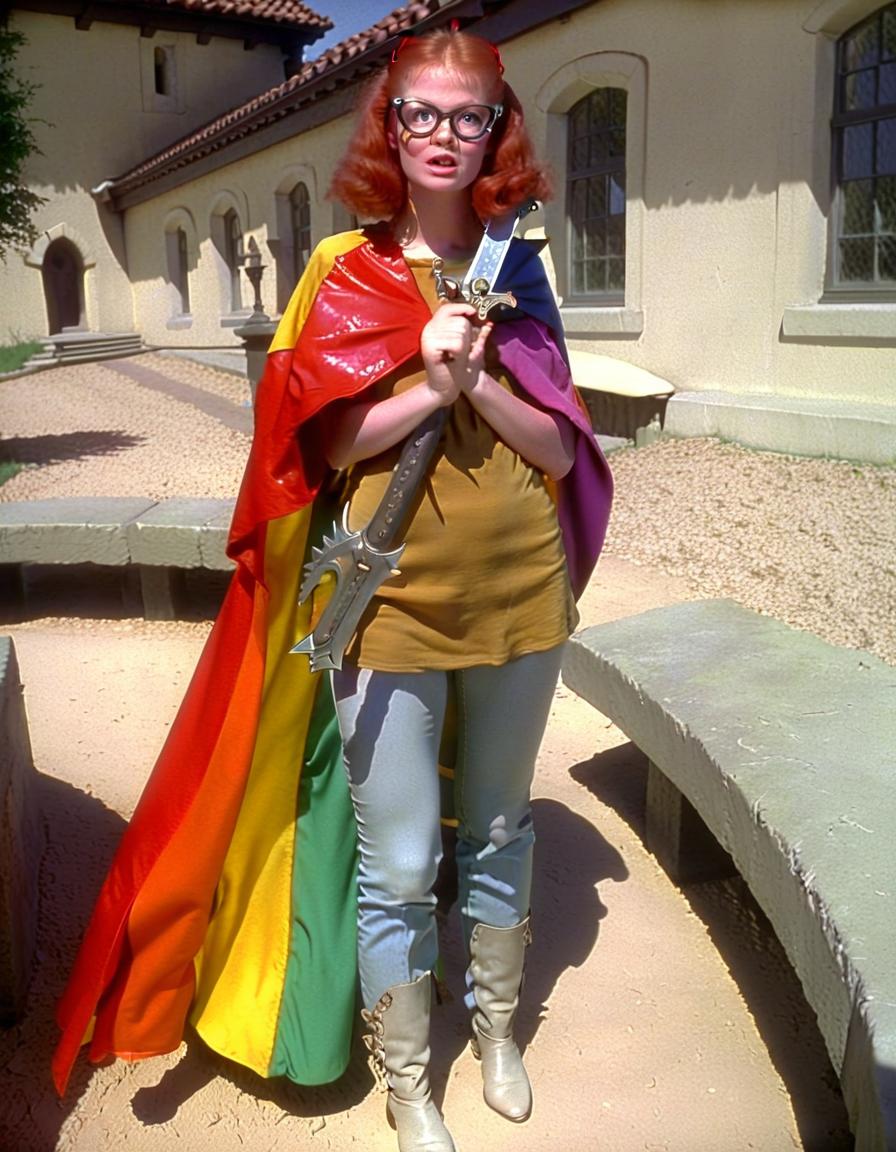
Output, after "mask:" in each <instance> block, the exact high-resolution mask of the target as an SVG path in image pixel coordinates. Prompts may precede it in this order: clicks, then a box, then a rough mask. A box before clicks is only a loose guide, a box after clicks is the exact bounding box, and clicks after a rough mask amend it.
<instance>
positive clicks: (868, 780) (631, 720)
mask: <svg viewBox="0 0 896 1152" xmlns="http://www.w3.org/2000/svg"><path fill="white" fill-rule="evenodd" d="M563 680H564V682H565V683H566V684H567V685H568V686H569V687H570V688H571V689H572V690H573V691H575V692H577V693H578V694H579V695H581V696H583V697H584V698H585V699H586V700H588V701H589V702H590V703H591V704H593V705H594V706H595V707H596V708H597V709H599V710H600V711H601V712H602V713H603V714H604V715H605V716H607V717H608V718H609V719H611V720H612V721H613V722H614V723H615V724H617V725H618V727H620V728H621V729H622V731H623V732H625V734H626V735H627V736H628V737H629V738H630V739H631V740H632V741H633V742H634V743H635V744H636V745H637V746H638V747H639V748H640V749H641V750H642V751H643V752H644V753H646V755H647V756H648V758H649V760H650V769H649V781H648V812H647V830H648V837H649V840H650V844H649V846H651V847H652V848H653V849H655V850H656V853H657V855H658V857H660V859H661V861H665V862H666V863H667V864H668V865H669V866H670V867H671V869H672V871H673V873H676V872H677V873H679V874H681V871H682V869H683V867H684V866H685V864H686V858H687V850H688V834H689V833H688V831H687V826H688V821H689V820H690V821H691V823H693V821H694V819H695V818H694V812H696V813H697V814H698V815H699V817H700V819H701V820H702V821H703V822H704V823H705V825H706V826H707V827H708V828H709V830H710V831H711V832H712V834H713V835H714V837H715V838H716V840H717V841H718V842H719V844H720V845H721V846H722V847H723V848H724V849H725V851H726V852H727V853H729V854H730V856H731V858H732V859H733V861H734V864H735V865H736V866H737V868H738V869H739V871H740V873H741V874H742V875H743V877H744V879H745V880H746V882H747V884H748V885H749V887H750V889H751V890H752V892H753V893H754V895H755V896H756V898H757V900H758V902H759V904H760V905H761V906H762V908H763V909H764V911H765V913H766V915H767V916H768V918H769V920H770V921H771V923H772V925H773V926H774V929H775V931H776V933H777V935H778V937H779V938H780V940H781V942H782V944H783V946H784V948H785V950H786V952H787V954H788V957H789V958H790V961H791V963H792V965H793V967H794V969H795V970H796V972H797V974H798V976H799V978H800V980H801V982H802V985H803V989H804V992H805V994H806V998H807V1000H808V1002H809V1004H811V1006H812V1008H813V1009H814V1010H815V1013H816V1015H817V1017H818V1025H819V1029H820V1031H821V1034H822V1036H823V1037H824V1040H825V1043H826V1045H827V1049H828V1052H829V1054H830V1057H831V1061H832V1063H833V1066H834V1068H835V1070H836V1072H837V1074H838V1075H839V1077H840V1084H841V1088H842V1092H843V1097H844V1101H845V1103H846V1106H847V1109H848V1111H849V1116H850V1124H851V1126H852V1129H853V1132H854V1133H855V1137H856V1145H855V1146H856V1148H857V1149H858V1150H859V1152H870V1150H873V1152H884V1150H885V1149H894V1148H896V849H894V842H896V668H892V667H890V666H889V665H887V664H884V663H883V662H882V661H880V660H878V659H877V658H876V657H874V656H871V655H869V654H867V653H865V652H857V651H854V650H851V649H846V648H835V647H832V646H831V645H828V644H826V643H824V642H823V641H822V640H820V639H818V638H817V637H815V636H812V635H810V634H808V633H805V632H799V631H796V630H794V629H791V628H788V627H787V626H786V625H784V624H781V623H779V622H778V621H775V620H772V619H769V618H767V617H762V616H758V615H756V614H755V613H753V612H750V611H748V610H747V609H744V608H741V607H740V606H738V605H736V604H734V603H733V602H731V601H727V600H710V601H704V602H700V603H687V604H679V605H675V606H674V607H670V608H660V609H657V610H655V611H652V612H647V613H644V614H643V615H640V616H635V617H630V618H628V619H623V620H619V621H615V622H613V623H610V624H602V625H598V626H597V627H594V628H589V629H586V630H584V631H583V632H581V633H579V634H578V635H577V636H575V637H573V639H572V641H571V642H570V645H569V647H568V650H567V656H566V659H565V663H564V668H563ZM692 809H693V811H692Z"/></svg>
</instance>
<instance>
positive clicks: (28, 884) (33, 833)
mask: <svg viewBox="0 0 896 1152" xmlns="http://www.w3.org/2000/svg"><path fill="white" fill-rule="evenodd" d="M36 783H37V782H36V779H35V772H34V764H33V761H32V759H31V741H30V739H29V736H28V721H27V718H26V716H25V701H24V699H23V697H22V684H21V681H20V679H19V667H18V663H17V661H16V650H15V646H14V645H13V642H12V640H11V639H10V638H9V637H8V636H0V1026H3V1027H5V1026H7V1025H9V1024H12V1023H14V1022H15V1021H16V1020H18V1019H19V1018H20V1017H21V1015H22V1013H23V1012H24V1010H25V996H26V993H27V991H28V980H29V977H30V974H31V962H32V959H33V956H34V946H35V938H36V934H37V899H38V883H37V880H38V875H39V873H40V861H41V857H42V855H43V851H44V830H43V824H42V823H41V820H40V816H39V812H38V801H37V792H36Z"/></svg>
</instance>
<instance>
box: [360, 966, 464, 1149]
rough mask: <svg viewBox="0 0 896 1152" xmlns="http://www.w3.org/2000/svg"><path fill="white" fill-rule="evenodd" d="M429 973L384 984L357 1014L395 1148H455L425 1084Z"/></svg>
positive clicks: (430, 1000)
mask: <svg viewBox="0 0 896 1152" xmlns="http://www.w3.org/2000/svg"><path fill="white" fill-rule="evenodd" d="M431 1002H432V973H430V972H425V973H424V974H423V975H422V976H420V977H419V978H418V979H417V980H414V981H412V982H411V983H410V984H396V985H395V986H394V987H393V988H388V989H387V990H386V991H385V992H384V993H383V995H382V996H381V997H380V998H379V1000H378V1001H377V1003H376V1004H375V1005H374V1007H373V1009H372V1011H370V1012H368V1011H367V1010H366V1009H365V1010H364V1011H362V1013H361V1016H362V1017H363V1019H364V1021H365V1023H366V1024H367V1025H368V1027H369V1029H370V1034H369V1035H367V1036H365V1037H364V1043H365V1044H366V1045H367V1047H368V1049H369V1050H370V1052H371V1055H372V1056H373V1061H374V1066H375V1068H376V1069H378V1070H379V1073H380V1074H381V1076H382V1078H383V1079H384V1080H385V1084H386V1087H387V1088H388V1089H389V1097H388V1100H387V1102H386V1110H387V1112H388V1114H389V1117H390V1120H391V1121H392V1123H393V1125H394V1127H395V1130H396V1132H397V1134H398V1148H399V1152H455V1147H454V1141H453V1140H452V1139H451V1135H450V1133H449V1132H448V1129H447V1128H446V1127H445V1122H444V1121H443V1120H442V1117H441V1115H440V1114H439V1110H438V1108H436V1106H435V1104H434V1103H433V1100H432V1097H431V1095H430V1090H429V1013H430V1006H431Z"/></svg>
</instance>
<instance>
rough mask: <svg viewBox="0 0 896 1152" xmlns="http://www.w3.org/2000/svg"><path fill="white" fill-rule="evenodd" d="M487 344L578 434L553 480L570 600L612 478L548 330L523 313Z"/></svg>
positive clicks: (593, 548) (593, 549) (599, 529)
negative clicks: (570, 459) (568, 463)
mask: <svg viewBox="0 0 896 1152" xmlns="http://www.w3.org/2000/svg"><path fill="white" fill-rule="evenodd" d="M491 342H492V344H493V345H494V347H495V348H496V349H497V352H498V356H499V358H500V360H501V363H502V364H503V365H504V367H505V368H506V369H507V371H508V372H509V373H510V374H511V376H513V378H514V379H515V380H516V381H517V383H518V384H519V385H520V387H521V388H522V389H523V391H524V392H525V393H526V394H527V396H528V397H529V399H531V400H532V401H534V402H535V404H537V405H538V407H539V408H542V409H545V410H546V411H549V412H555V413H557V414H559V415H561V416H564V417H565V418H566V419H567V420H569V422H570V423H571V424H572V425H573V427H574V428H575V430H576V431H577V432H578V435H577V436H576V454H575V461H574V463H573V466H572V468H571V469H570V470H569V472H568V473H567V475H566V476H564V477H563V479H562V480H560V481H559V483H558V484H557V490H558V502H557V517H558V519H559V521H560V531H561V532H562V534H563V545H564V548H565V549H566V563H567V566H568V568H569V582H570V584H571V585H572V590H573V594H574V595H575V597H576V599H577V600H578V598H579V597H580V596H581V595H582V593H583V592H584V590H585V586H586V585H587V583H588V579H589V577H590V576H591V573H592V571H593V570H594V566H595V564H596V563H597V558H598V556H599V555H600V550H601V547H602V546H603V542H604V537H605V536H606V533H607V523H608V522H609V519H610V506H611V504H612V502H613V477H612V474H611V472H610V469H609V466H608V464H607V462H606V460H605V459H604V454H603V452H601V450H600V446H599V445H598V443H597V439H596V438H595V435H594V431H593V430H592V427H591V421H590V419H589V418H588V415H587V413H586V412H585V411H584V410H583V409H582V406H581V404H580V403H579V400H578V398H577V396H576V393H575V389H574V388H573V384H572V378H571V376H570V374H569V368H568V367H567V364H566V361H565V360H564V358H563V356H562V354H561V352H560V349H559V348H558V346H557V344H556V343H555V341H554V339H553V337H552V335H551V333H550V330H549V329H547V328H546V327H545V326H544V325H543V324H541V323H540V322H539V321H537V320H532V319H529V318H528V317H527V318H525V319H522V320H511V321H508V322H507V323H504V324H496V325H495V327H494V329H493V331H492V335H491Z"/></svg>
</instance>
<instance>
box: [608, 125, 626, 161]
mask: <svg viewBox="0 0 896 1152" xmlns="http://www.w3.org/2000/svg"><path fill="white" fill-rule="evenodd" d="M610 155H611V156H624V155H625V129H624V128H614V129H613V130H612V132H611V133H610Z"/></svg>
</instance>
